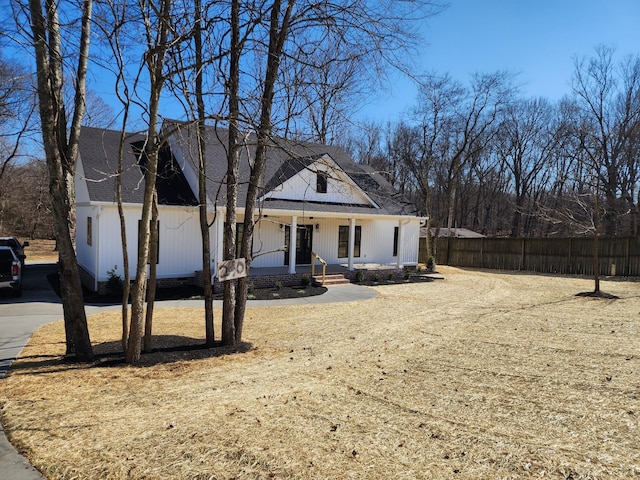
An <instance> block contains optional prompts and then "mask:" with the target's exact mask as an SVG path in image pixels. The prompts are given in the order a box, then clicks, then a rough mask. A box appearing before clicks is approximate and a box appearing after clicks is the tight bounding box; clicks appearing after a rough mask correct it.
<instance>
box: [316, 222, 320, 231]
mask: <svg viewBox="0 0 640 480" xmlns="http://www.w3.org/2000/svg"><path fill="white" fill-rule="evenodd" d="M318 231H320V224H319V223H316V232H318Z"/></svg>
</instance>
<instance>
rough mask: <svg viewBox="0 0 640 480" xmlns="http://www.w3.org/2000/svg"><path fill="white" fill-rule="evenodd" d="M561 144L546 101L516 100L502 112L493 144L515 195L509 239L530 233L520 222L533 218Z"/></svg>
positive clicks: (554, 115) (550, 106)
mask: <svg viewBox="0 0 640 480" xmlns="http://www.w3.org/2000/svg"><path fill="white" fill-rule="evenodd" d="M561 141H562V135H561V131H560V128H559V119H558V115H557V113H556V110H555V109H554V107H553V106H552V105H551V104H550V103H549V102H548V101H546V100H544V99H541V98H540V99H533V100H519V101H516V102H513V103H512V104H510V105H509V106H508V107H507V108H506V109H505V112H504V120H503V121H502V122H501V123H500V127H499V130H498V134H497V137H496V142H495V143H496V150H497V153H498V156H499V159H500V163H501V165H502V166H503V167H504V168H505V169H506V170H507V171H508V172H509V173H510V180H511V182H512V193H513V195H514V196H515V199H514V202H515V208H514V209H513V217H512V221H511V235H512V236H514V237H517V236H520V235H522V234H523V233H525V234H530V233H531V230H530V228H529V226H528V225H525V224H524V222H523V219H525V220H527V223H528V222H529V221H530V220H531V219H532V218H534V216H533V215H532V214H533V213H534V212H533V210H534V207H535V205H536V204H537V203H538V201H539V199H540V195H541V194H542V193H543V192H544V191H545V190H546V189H547V188H548V182H549V181H550V174H551V168H550V166H551V162H552V161H553V158H554V155H555V152H556V151H557V149H558V147H559V145H560V142H561Z"/></svg>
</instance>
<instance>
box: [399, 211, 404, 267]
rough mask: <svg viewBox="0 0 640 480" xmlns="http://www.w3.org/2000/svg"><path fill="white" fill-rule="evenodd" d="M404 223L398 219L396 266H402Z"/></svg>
mask: <svg viewBox="0 0 640 480" xmlns="http://www.w3.org/2000/svg"><path fill="white" fill-rule="evenodd" d="M403 237H404V224H403V223H402V220H398V268H402V266H403V262H402V258H403V255H404V241H403V240H404V238H403Z"/></svg>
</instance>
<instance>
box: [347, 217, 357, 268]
mask: <svg viewBox="0 0 640 480" xmlns="http://www.w3.org/2000/svg"><path fill="white" fill-rule="evenodd" d="M355 243H356V219H355V218H350V219H349V267H348V268H349V271H353V252H354V250H355Z"/></svg>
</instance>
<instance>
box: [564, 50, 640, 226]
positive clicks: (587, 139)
mask: <svg viewBox="0 0 640 480" xmlns="http://www.w3.org/2000/svg"><path fill="white" fill-rule="evenodd" d="M572 100H573V103H574V106H575V109H576V111H577V113H578V115H577V121H578V122H577V123H575V124H574V128H573V130H572V132H573V135H574V136H575V138H576V139H577V143H578V148H579V149H580V150H581V151H582V152H583V153H584V154H585V160H586V161H587V162H588V163H587V169H588V170H589V172H591V174H594V175H596V176H597V177H598V182H596V184H597V185H600V186H601V188H602V194H603V195H604V201H605V206H606V212H605V214H604V218H603V223H604V233H605V234H606V235H615V234H616V233H619V230H620V226H621V221H620V220H621V215H623V214H625V213H627V212H629V211H630V210H631V209H635V205H634V200H635V199H634V198H633V189H635V183H636V179H637V170H638V167H637V164H638V159H637V155H636V153H637V144H638V134H639V130H640V57H638V56H635V57H628V58H627V59H625V60H624V61H623V62H621V63H619V64H617V65H616V64H615V62H614V50H613V49H612V48H608V47H602V46H601V47H598V48H597V49H596V53H595V56H594V57H591V58H589V59H580V60H576V63H575V71H574V77H573V98H572ZM590 176H591V175H590ZM596 194H599V192H596Z"/></svg>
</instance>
